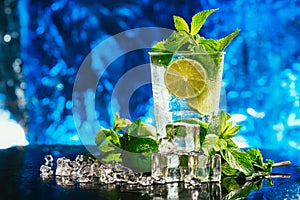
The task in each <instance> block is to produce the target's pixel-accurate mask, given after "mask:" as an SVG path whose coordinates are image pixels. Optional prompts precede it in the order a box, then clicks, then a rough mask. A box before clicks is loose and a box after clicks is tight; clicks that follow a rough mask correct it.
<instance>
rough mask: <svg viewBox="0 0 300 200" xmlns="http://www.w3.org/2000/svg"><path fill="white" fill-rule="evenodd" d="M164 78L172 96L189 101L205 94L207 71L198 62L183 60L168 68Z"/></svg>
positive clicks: (178, 60)
mask: <svg viewBox="0 0 300 200" xmlns="http://www.w3.org/2000/svg"><path fill="white" fill-rule="evenodd" d="M164 78H165V85H166V87H167V88H168V90H169V92H170V93H171V94H172V95H174V96H175V97H178V98H184V99H189V98H193V97H196V96H198V95H200V94H201V93H202V92H203V90H204V88H205V83H206V71H205V69H204V67H203V66H202V65H201V64H200V63H198V62H197V61H195V60H192V59H186V58H181V59H177V60H175V61H174V62H172V63H171V64H170V65H169V66H168V68H167V70H166V72H165V75H164Z"/></svg>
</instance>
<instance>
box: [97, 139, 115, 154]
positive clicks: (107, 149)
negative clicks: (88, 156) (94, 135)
mask: <svg viewBox="0 0 300 200" xmlns="http://www.w3.org/2000/svg"><path fill="white" fill-rule="evenodd" d="M99 150H100V151H101V152H104V153H107V152H110V151H114V150H115V146H114V145H113V144H112V143H111V142H110V141H107V142H106V143H104V144H101V145H100V146H99Z"/></svg>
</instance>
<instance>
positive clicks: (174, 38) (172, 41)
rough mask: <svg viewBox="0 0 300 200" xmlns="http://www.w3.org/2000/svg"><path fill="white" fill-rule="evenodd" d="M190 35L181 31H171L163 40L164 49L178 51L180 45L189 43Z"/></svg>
mask: <svg viewBox="0 0 300 200" xmlns="http://www.w3.org/2000/svg"><path fill="white" fill-rule="evenodd" d="M189 39H190V37H189V36H188V35H185V34H183V33H181V32H173V33H172V34H171V35H170V37H169V38H168V39H167V40H166V41H165V45H164V46H165V49H166V50H167V51H168V52H175V51H178V50H179V49H180V48H181V47H182V46H184V45H186V44H187V43H189Z"/></svg>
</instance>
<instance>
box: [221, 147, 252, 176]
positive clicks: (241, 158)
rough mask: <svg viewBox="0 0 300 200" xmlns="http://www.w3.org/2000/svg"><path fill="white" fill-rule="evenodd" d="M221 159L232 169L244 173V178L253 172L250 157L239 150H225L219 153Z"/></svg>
mask: <svg viewBox="0 0 300 200" xmlns="http://www.w3.org/2000/svg"><path fill="white" fill-rule="evenodd" d="M221 155H222V157H223V159H224V160H225V161H226V162H227V163H228V165H229V166H230V167H232V168H233V169H237V170H239V171H241V172H242V173H244V174H245V175H246V176H249V175H251V174H252V173H253V172H254V169H253V166H252V163H251V159H250V156H249V155H248V154H247V153H246V152H244V151H243V150H241V149H239V148H227V150H224V151H221Z"/></svg>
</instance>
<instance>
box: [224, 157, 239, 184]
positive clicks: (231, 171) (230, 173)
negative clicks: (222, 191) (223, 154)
mask: <svg viewBox="0 0 300 200" xmlns="http://www.w3.org/2000/svg"><path fill="white" fill-rule="evenodd" d="M222 173H223V174H225V175H226V176H237V175H238V174H239V171H238V170H237V169H233V168H232V167H230V166H229V164H228V163H227V162H224V163H223V164H222ZM222 183H223V180H222Z"/></svg>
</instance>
